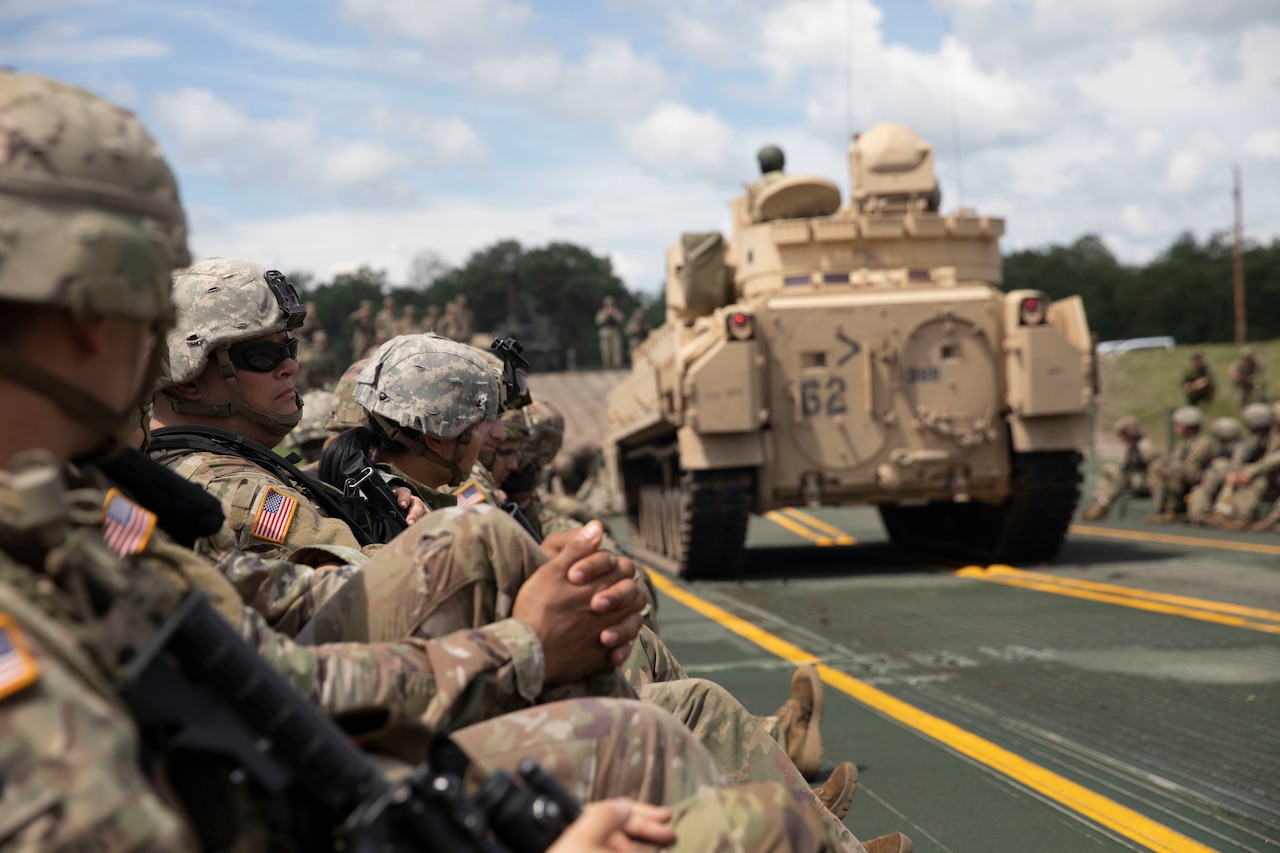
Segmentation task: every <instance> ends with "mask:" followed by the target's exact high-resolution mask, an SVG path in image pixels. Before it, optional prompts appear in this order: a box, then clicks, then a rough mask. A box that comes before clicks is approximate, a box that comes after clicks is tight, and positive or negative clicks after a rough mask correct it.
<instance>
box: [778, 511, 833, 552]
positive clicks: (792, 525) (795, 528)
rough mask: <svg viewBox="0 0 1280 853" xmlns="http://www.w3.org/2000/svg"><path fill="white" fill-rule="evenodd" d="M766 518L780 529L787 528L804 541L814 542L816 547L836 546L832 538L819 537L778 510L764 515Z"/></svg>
mask: <svg viewBox="0 0 1280 853" xmlns="http://www.w3.org/2000/svg"><path fill="white" fill-rule="evenodd" d="M764 517H765V518H767V519H769V520H770V521H772V522H773V523H774V524H776V525H778V526H779V527H785V528H786V529H787V530H790V531H791V532H792V533H794V534H795V535H797V536H799V537H801V538H802V539H808V540H809V541H810V542H812V543H813V544H815V545H821V546H823V547H826V546H829V545H834V544H835V541H834V540H833V539H832V538H831V537H830V536H819V535H818V534H816V533H814V532H813V531H812V530H810V529H809V528H807V527H805V526H804V525H802V524H799V523H798V522H795V521H792V520H791V519H789V518H787V517H786V516H785V515H783V514H782V513H780V512H778V511H777V510H769V511H768V512H766V513H765V514H764Z"/></svg>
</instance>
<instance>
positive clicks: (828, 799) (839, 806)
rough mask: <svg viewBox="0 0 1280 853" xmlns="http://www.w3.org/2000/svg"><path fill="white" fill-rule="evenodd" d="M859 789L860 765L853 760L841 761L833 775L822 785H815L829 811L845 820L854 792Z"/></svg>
mask: <svg viewBox="0 0 1280 853" xmlns="http://www.w3.org/2000/svg"><path fill="white" fill-rule="evenodd" d="M857 789H858V766H857V765H856V764H854V763H853V762H852V761H841V762H840V763H839V764H837V765H836V769H834V770H832V771H831V775H830V776H828V777H827V780H826V781H825V782H823V783H822V784H821V785H815V786H814V789H813V792H814V793H815V794H817V795H818V799H819V800H822V804H823V805H824V806H826V807H827V811H829V812H831V813H832V814H833V815H835V816H836V819H837V820H844V816H845V815H846V814H848V813H849V804H850V803H852V802H853V792H854V791H856V790H857Z"/></svg>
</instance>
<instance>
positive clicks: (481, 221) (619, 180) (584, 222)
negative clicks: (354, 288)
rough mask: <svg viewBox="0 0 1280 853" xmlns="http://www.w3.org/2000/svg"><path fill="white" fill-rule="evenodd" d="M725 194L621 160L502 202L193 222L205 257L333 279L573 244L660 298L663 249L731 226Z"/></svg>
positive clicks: (554, 178) (196, 244) (446, 200)
mask: <svg viewBox="0 0 1280 853" xmlns="http://www.w3.org/2000/svg"><path fill="white" fill-rule="evenodd" d="M724 201H725V199H724V197H723V195H722V194H721V193H720V192H719V191H717V190H714V189H708V188H707V187H705V186H703V185H699V184H692V183H691V184H687V185H683V186H681V187H679V188H678V189H673V187H672V185H670V184H668V183H665V182H663V181H660V180H658V179H656V178H653V177H651V176H648V175H644V174H641V173H640V172H639V171H637V170H636V169H634V168H628V167H627V166H626V165H625V164H624V163H619V162H617V161H616V160H611V161H609V162H602V163H597V164H592V165H588V166H584V167H583V168H580V169H573V170H569V171H564V172H555V173H546V174H542V175H539V176H536V177H535V176H531V177H530V180H529V181H528V182H526V183H524V184H521V185H518V186H513V187H512V188H511V191H510V192H509V193H507V194H506V195H504V196H502V197H500V198H499V197H495V198H491V199H481V198H477V197H475V196H467V195H450V196H440V197H437V198H434V199H432V201H431V203H429V204H418V205H415V206H411V207H401V208H398V209H396V210H383V209H379V208H365V209H361V210H352V209H350V208H345V207H338V206H330V207H326V208H324V209H322V210H317V211H313V212H308V213H304V214H298V215H294V216H285V217H278V218H266V219H254V220H247V219H244V218H239V217H232V216H224V215H220V214H218V213H217V212H214V211H208V210H204V211H202V212H201V215H200V216H199V217H193V225H192V245H193V248H194V250H195V251H196V253H197V254H198V255H200V256H206V257H208V256H217V255H222V256H227V257H242V258H250V259H253V260H255V261H257V262H259V263H263V264H266V265H267V266H275V267H277V268H279V269H307V270H310V271H312V272H315V273H317V274H318V275H320V276H322V277H324V276H329V275H332V274H333V272H335V271H337V270H342V269H350V268H353V267H356V266H359V265H361V264H368V265H371V266H374V267H381V268H385V269H387V270H389V271H390V273H391V279H392V281H395V282H400V281H404V280H405V279H406V276H407V275H408V272H409V269H410V265H411V264H412V261H413V258H414V257H415V256H416V255H417V254H418V253H419V252H420V251H421V250H423V249H432V250H435V251H436V252H438V253H439V254H440V255H441V256H442V257H443V259H444V260H445V261H446V262H448V263H450V264H459V263H462V262H463V261H465V260H466V258H467V256H468V255H469V254H470V253H471V252H473V251H475V250H477V249H480V248H483V247H484V246H488V245H491V244H492V243H493V242H494V241H496V240H499V239H506V238H514V239H517V240H519V241H521V242H522V243H524V244H525V245H528V246H537V245H545V244H546V243H549V242H552V241H555V240H567V241H570V242H573V243H577V244H579V245H582V246H586V247H588V248H589V249H591V251H593V252H595V253H597V254H601V255H605V256H607V257H611V258H614V259H616V260H617V262H618V267H617V268H616V271H617V272H618V273H619V274H620V275H621V276H623V277H624V279H625V280H626V282H627V284H628V286H630V287H632V288H636V289H642V290H647V291H650V292H653V291H655V290H656V289H657V287H658V285H659V282H660V281H661V279H662V275H663V268H664V260H663V259H664V254H663V253H664V251H665V249H666V247H667V246H668V245H669V244H671V243H673V242H674V241H675V240H676V239H678V238H679V236H680V233H681V232H682V231H695V230H702V231H705V230H709V229H712V228H716V227H726V226H727V215H726V213H725V208H724Z"/></svg>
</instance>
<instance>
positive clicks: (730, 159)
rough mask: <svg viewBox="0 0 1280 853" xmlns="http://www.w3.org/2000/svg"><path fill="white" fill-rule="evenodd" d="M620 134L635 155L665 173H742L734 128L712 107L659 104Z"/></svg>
mask: <svg viewBox="0 0 1280 853" xmlns="http://www.w3.org/2000/svg"><path fill="white" fill-rule="evenodd" d="M620 135H621V137H622V145H623V148H625V149H626V151H627V152H628V153H630V154H631V156H632V157H634V158H635V159H636V160H638V161H639V162H640V163H642V164H643V165H644V166H645V167H646V168H647V169H649V170H650V171H651V172H653V173H654V174H657V175H661V176H663V177H671V178H689V177H702V178H710V179H712V180H715V179H723V178H727V179H729V180H732V179H733V178H734V177H735V176H736V175H740V174H741V167H742V164H741V163H740V162H739V160H738V157H737V156H736V155H737V152H736V151H735V150H734V147H733V144H732V143H733V130H732V128H730V127H729V125H728V124H726V123H725V122H724V120H723V119H721V118H720V117H719V116H717V115H716V114H715V113H714V112H713V111H711V110H704V111H701V112H699V111H695V110H693V109H691V108H690V107H688V106H686V105H684V104H678V103H672V102H667V103H663V104H659V105H658V107H657V108H655V109H654V110H653V112H651V113H649V115H647V116H645V117H644V118H643V119H642V120H641V121H639V122H636V123H635V124H633V125H630V126H627V127H624V128H623V129H622V130H621V131H620Z"/></svg>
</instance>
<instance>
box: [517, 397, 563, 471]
mask: <svg viewBox="0 0 1280 853" xmlns="http://www.w3.org/2000/svg"><path fill="white" fill-rule="evenodd" d="M524 412H525V417H526V418H527V419H528V421H529V431H530V435H529V441H528V444H527V447H526V451H525V457H526V458H527V459H528V460H529V461H530V462H531V463H533V464H534V465H536V466H537V467H538V468H544V467H546V466H547V465H550V464H551V463H552V462H553V461H554V460H555V458H556V454H557V453H559V452H560V448H561V447H563V446H564V415H562V414H560V410H559V409H557V408H556V407H555V406H553V405H551V402H550V401H549V400H547V398H546V397H535V398H534V399H533V402H532V403H530V404H529V405H528V406H526V407H525V409H524Z"/></svg>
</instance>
